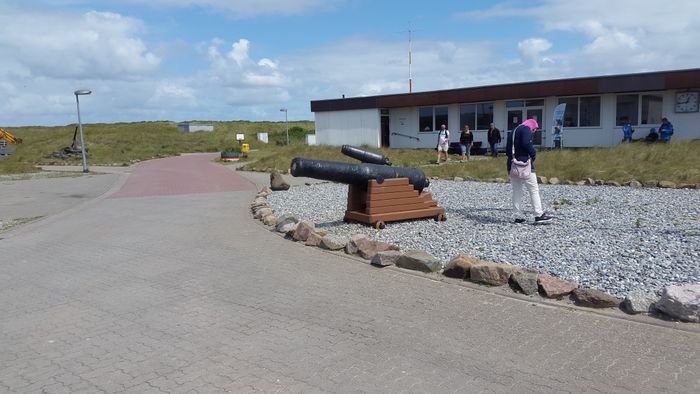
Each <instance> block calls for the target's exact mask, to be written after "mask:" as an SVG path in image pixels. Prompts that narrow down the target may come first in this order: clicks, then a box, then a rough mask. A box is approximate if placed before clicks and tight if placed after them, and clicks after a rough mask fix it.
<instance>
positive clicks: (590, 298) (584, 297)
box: [572, 287, 622, 308]
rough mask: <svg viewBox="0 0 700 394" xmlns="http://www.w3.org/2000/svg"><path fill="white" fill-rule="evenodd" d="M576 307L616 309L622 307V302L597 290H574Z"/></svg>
mask: <svg viewBox="0 0 700 394" xmlns="http://www.w3.org/2000/svg"><path fill="white" fill-rule="evenodd" d="M572 296H573V299H574V302H575V303H576V305H581V306H587V307H590V308H614V307H618V306H620V302H621V301H622V300H620V299H618V298H615V297H613V296H611V295H609V294H606V293H603V292H602V291H600V290H595V289H584V288H581V287H579V288H577V289H574V292H573V294H572Z"/></svg>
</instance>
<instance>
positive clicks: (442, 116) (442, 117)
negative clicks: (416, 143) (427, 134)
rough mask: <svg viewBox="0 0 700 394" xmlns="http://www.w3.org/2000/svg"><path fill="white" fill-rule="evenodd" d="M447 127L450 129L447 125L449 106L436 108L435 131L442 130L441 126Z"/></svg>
mask: <svg viewBox="0 0 700 394" xmlns="http://www.w3.org/2000/svg"><path fill="white" fill-rule="evenodd" d="M443 124H444V125H445V126H446V127H447V128H448V129H449V128H450V127H449V126H450V125H448V124H447V106H444V107H435V130H440V125H443Z"/></svg>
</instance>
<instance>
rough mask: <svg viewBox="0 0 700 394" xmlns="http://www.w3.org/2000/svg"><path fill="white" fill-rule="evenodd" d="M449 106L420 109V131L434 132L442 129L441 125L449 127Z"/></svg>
mask: <svg viewBox="0 0 700 394" xmlns="http://www.w3.org/2000/svg"><path fill="white" fill-rule="evenodd" d="M447 112H448V111H447V106H442V107H420V108H419V109H418V118H419V120H418V127H419V131H423V132H433V131H435V130H439V129H440V125H443V124H444V125H445V126H447Z"/></svg>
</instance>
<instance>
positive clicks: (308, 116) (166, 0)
mask: <svg viewBox="0 0 700 394" xmlns="http://www.w3.org/2000/svg"><path fill="white" fill-rule="evenodd" d="M409 32H410V34H409ZM409 36H410V38H411V40H410V48H411V54H412V56H411V59H412V61H411V65H410V76H411V77H412V79H413V91H414V92H420V91H431V90H440V89H453V88H463V87H472V86H485V85H498V84H507V83H512V82H524V81H536V80H549V79H560V78H577V77H586V76H600V75H612V74H627V73H637V72H648V71H663V70H680V69H689V68H698V67H700V44H698V43H700V1H697V0H673V1H669V2H664V1H659V0H586V1H571V0H565V1H564V0H539V1H538V0H529V1H432V2H431V1H417V0H415V1H414V0H402V1H401V0H399V1H378V0H374V1H371V0H279V1H278V0H1V1H0V127H13V126H32V125H43V126H54V125H68V124H74V123H77V111H76V100H75V96H74V94H73V92H74V91H75V90H77V89H89V90H91V91H92V94H91V95H89V96H80V112H81V117H82V121H83V122H84V123H116V122H140V121H159V120H168V121H175V122H182V121H192V120H199V121H229V120H251V121H259V120H264V121H283V120H284V119H285V112H281V111H280V109H282V108H285V109H287V112H286V115H287V116H288V119H289V120H313V113H312V112H311V111H310V101H312V100H322V99H331V98H340V97H342V96H343V95H344V96H345V97H358V96H369V95H381V94H394V93H407V92H408V89H409V83H408V79H409V61H408V59H409V56H408V52H409Z"/></svg>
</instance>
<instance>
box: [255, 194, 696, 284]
mask: <svg viewBox="0 0 700 394" xmlns="http://www.w3.org/2000/svg"><path fill="white" fill-rule="evenodd" d="M347 190H348V187H347V185H343V184H336V183H320V184H314V185H308V186H296V187H292V188H291V189H290V190H288V191H285V192H275V193H273V194H272V195H271V196H270V197H269V198H268V200H269V202H270V205H272V206H273V207H275V208H276V210H277V213H278V214H283V213H293V214H296V215H297V216H298V217H299V218H301V219H308V220H310V221H313V222H314V223H316V227H317V228H321V229H324V230H326V231H328V232H329V233H332V234H339V235H351V234H357V233H362V234H366V235H367V236H369V237H370V238H372V239H377V240H382V241H386V242H391V243H395V244H397V245H399V246H400V247H401V250H404V251H406V250H412V249H422V250H426V251H428V252H429V253H430V254H432V255H433V256H435V257H437V258H439V259H440V260H442V262H443V264H446V263H447V262H448V261H449V260H450V259H451V258H452V257H454V256H455V255H457V254H458V253H460V252H467V253H468V254H469V255H471V256H473V257H477V258H480V259H483V260H488V261H494V262H501V263H510V264H515V265H518V266H521V267H526V268H534V269H537V270H539V271H540V272H548V273H551V274H553V275H555V276H557V277H560V278H563V279H566V280H570V281H574V282H576V283H579V284H580V285H581V286H583V287H589V288H596V289H600V290H603V291H605V292H607V293H609V294H612V295H615V296H618V297H623V296H624V295H625V294H627V293H628V292H630V291H632V290H648V291H656V292H658V291H660V290H661V289H662V288H663V287H664V286H667V285H671V284H685V283H700V191H699V190H674V189H657V188H653V189H648V188H644V189H633V188H629V187H614V186H567V185H540V195H541V196H542V203H543V206H544V207H545V210H546V211H547V213H548V214H551V215H552V216H554V218H555V219H554V220H553V222H552V223H550V224H546V225H535V224H533V218H532V217H531V218H530V222H529V223H526V224H514V223H513V214H512V211H511V186H510V184H498V183H484V182H453V181H445V180H432V181H431V185H430V187H429V188H428V189H426V191H429V192H431V193H432V194H433V198H434V199H435V200H436V201H437V202H438V205H439V206H441V207H443V208H445V211H446V215H447V221H444V222H436V221H434V220H432V219H426V220H413V221H406V222H392V223H388V224H387V226H386V228H385V229H383V230H375V229H374V228H372V227H370V226H367V225H364V224H358V223H344V222H343V215H344V214H345V207H346V203H347ZM525 208H526V209H531V206H530V205H529V202H528V203H526V204H525Z"/></svg>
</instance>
